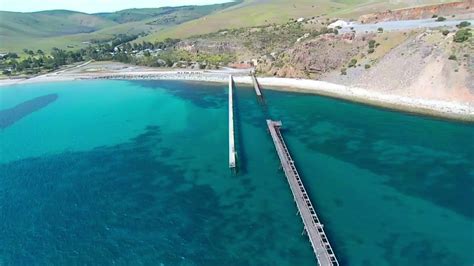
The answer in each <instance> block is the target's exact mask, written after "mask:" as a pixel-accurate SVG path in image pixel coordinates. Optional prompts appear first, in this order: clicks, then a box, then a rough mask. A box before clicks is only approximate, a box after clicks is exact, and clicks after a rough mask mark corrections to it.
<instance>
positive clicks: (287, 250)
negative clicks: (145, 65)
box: [0, 81, 474, 265]
mask: <svg viewBox="0 0 474 266" xmlns="http://www.w3.org/2000/svg"><path fill="white" fill-rule="evenodd" d="M265 97H266V105H261V104H259V103H258V102H257V100H256V98H255V95H254V92H253V91H252V90H251V89H250V88H246V87H242V86H237V90H236V107H237V115H236V118H237V125H238V126H237V128H238V132H237V136H238V139H237V142H238V152H239V162H240V167H241V170H240V172H239V173H238V174H237V175H233V174H231V172H230V171H229V169H228V162H227V160H228V155H227V152H228V148H227V141H228V139H227V94H226V85H210V84H205V83H186V82H171V81H81V82H65V83H50V84H34V85H21V86H11V87H5V88H2V89H1V90H0V122H2V123H1V124H2V129H0V149H1V150H0V265H4V264H5V265H32V264H40V265H44V264H56V265H71V264H80V265H81V264H95V265H97V264H100V265H102V264H112V263H117V264H146V265H150V264H151V265H226V264H227V265H314V264H315V258H314V255H313V253H312V250H311V248H310V245H309V242H308V240H307V238H306V237H305V236H302V235H301V232H302V230H303V227H302V223H301V220H300V218H299V217H298V216H297V215H296V207H295V205H294V203H293V200H292V196H291V192H290V189H289V187H288V184H287V183H286V180H285V178H284V175H283V172H282V171H280V170H279V161H278V158H277V155H276V152H275V150H274V147H273V143H272V141H271V138H270V136H269V134H268V132H267V130H266V124H265V119H266V118H267V117H271V118H273V119H280V120H282V121H283V124H284V127H285V130H284V131H283V134H284V137H285V139H286V140H287V144H288V146H289V148H290V151H291V152H292V155H293V157H294V158H295V159H296V162H297V166H298V168H299V170H300V172H301V175H302V177H303V180H304V182H305V184H306V186H307V188H308V190H309V193H310V196H311V198H312V200H313V203H314V204H315V205H316V208H317V210H318V212H319V213H320V216H321V219H322V221H323V222H324V223H325V225H326V227H325V228H326V230H327V233H328V235H329V238H330V240H331V242H332V244H333V247H334V249H335V252H336V254H337V255H338V258H339V260H340V261H341V263H342V264H343V265H472V264H473V263H474V255H472V252H471V251H472V247H473V246H474V235H473V234H474V207H473V204H472V201H473V195H474V194H473V189H474V166H473V162H474V126H473V125H467V124H461V123H452V122H446V121H437V120H433V119H428V118H421V117H417V116H411V115H406V114H401V113H395V112H389V111H385V110H380V109H376V108H371V107H367V106H362V105H357V104H352V103H348V102H343V101H337V100H333V99H328V98H323V97H318V96H312V95H303V94H292V93H285V92H276V91H265ZM12 114H16V115H14V116H12ZM5 117H7V118H5Z"/></svg>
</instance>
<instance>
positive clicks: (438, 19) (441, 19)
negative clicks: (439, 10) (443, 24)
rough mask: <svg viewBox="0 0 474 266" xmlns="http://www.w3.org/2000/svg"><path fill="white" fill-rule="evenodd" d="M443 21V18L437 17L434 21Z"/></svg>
mask: <svg viewBox="0 0 474 266" xmlns="http://www.w3.org/2000/svg"><path fill="white" fill-rule="evenodd" d="M445 20H446V18H445V17H438V18H437V19H436V21H445Z"/></svg>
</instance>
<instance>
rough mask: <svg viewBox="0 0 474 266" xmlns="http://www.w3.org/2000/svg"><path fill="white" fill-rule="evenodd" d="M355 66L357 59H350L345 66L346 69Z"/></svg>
mask: <svg viewBox="0 0 474 266" xmlns="http://www.w3.org/2000/svg"><path fill="white" fill-rule="evenodd" d="M356 64H357V59H355V58H352V59H351V61H350V62H349V64H348V65H347V66H348V67H355V66H356Z"/></svg>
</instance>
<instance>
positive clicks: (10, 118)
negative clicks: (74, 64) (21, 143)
mask: <svg viewBox="0 0 474 266" xmlns="http://www.w3.org/2000/svg"><path fill="white" fill-rule="evenodd" d="M57 99H58V95H57V94H54V93H53V94H48V95H43V96H39V97H36V98H33V99H31V100H28V101H25V102H22V103H20V104H18V105H16V106H14V107H12V108H8V109H4V110H0V129H5V128H7V127H9V126H11V125H13V124H14V123H16V122H17V121H19V120H20V119H22V118H23V117H25V116H27V115H29V114H31V113H33V112H36V111H38V110H40V109H42V108H44V107H46V106H48V105H49V104H51V103H52V102H54V101H56V100H57Z"/></svg>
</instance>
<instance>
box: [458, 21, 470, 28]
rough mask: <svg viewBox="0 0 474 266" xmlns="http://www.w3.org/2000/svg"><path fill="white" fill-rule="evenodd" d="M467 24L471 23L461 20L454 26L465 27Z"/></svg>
mask: <svg viewBox="0 0 474 266" xmlns="http://www.w3.org/2000/svg"><path fill="white" fill-rule="evenodd" d="M469 25H471V23H470V22H469V21H463V22H461V23H459V24H458V25H456V27H458V28H465V27H468V26H469Z"/></svg>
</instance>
